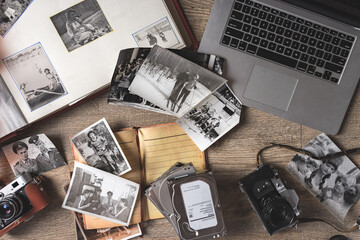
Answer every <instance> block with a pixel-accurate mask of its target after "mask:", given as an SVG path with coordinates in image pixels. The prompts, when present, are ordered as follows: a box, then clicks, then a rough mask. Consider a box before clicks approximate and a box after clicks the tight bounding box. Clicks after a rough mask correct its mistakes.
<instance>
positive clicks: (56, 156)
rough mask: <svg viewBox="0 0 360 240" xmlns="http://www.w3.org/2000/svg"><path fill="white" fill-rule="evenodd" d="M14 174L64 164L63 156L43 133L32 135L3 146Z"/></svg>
mask: <svg viewBox="0 0 360 240" xmlns="http://www.w3.org/2000/svg"><path fill="white" fill-rule="evenodd" d="M2 149H3V151H4V154H5V156H6V159H7V160H8V162H9V164H10V166H11V168H12V170H13V172H14V174H15V176H18V175H21V174H23V173H26V172H28V173H31V174H32V175H33V176H37V175H39V174H40V173H44V172H47V171H50V170H52V169H55V168H58V167H61V166H64V165H66V162H65V161H64V159H63V157H62V156H61V154H60V153H59V151H58V150H57V148H56V147H55V145H54V144H53V143H52V142H51V140H50V139H49V138H48V137H47V136H46V135H45V134H38V135H33V136H31V137H27V138H24V139H22V140H19V141H16V142H13V143H11V144H8V145H6V146H4V147H3V148H2Z"/></svg>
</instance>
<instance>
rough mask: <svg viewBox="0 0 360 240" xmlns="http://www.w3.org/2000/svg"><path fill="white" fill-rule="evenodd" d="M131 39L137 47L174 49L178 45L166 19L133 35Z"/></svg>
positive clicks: (178, 42)
mask: <svg viewBox="0 0 360 240" xmlns="http://www.w3.org/2000/svg"><path fill="white" fill-rule="evenodd" d="M133 37H134V39H135V42H136V44H137V45H138V47H152V46H155V45H159V46H161V47H163V48H174V47H175V46H176V45H178V44H180V41H179V39H178V37H177V36H176V34H175V32H174V30H173V28H172V26H171V24H170V22H169V19H168V18H167V17H164V18H162V19H160V20H158V21H156V22H154V23H153V24H151V25H149V26H146V27H144V28H143V29H141V30H139V31H137V32H135V33H133Z"/></svg>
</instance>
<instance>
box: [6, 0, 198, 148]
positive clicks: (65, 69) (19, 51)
mask: <svg viewBox="0 0 360 240" xmlns="http://www.w3.org/2000/svg"><path fill="white" fill-rule="evenodd" d="M23 2H25V3H26V4H24V5H23V6H21V8H20V7H16V6H13V7H11V6H8V8H7V11H6V13H7V16H6V19H9V20H8V22H9V23H8V24H2V25H1V26H0V27H1V29H0V30H1V35H2V37H1V38H0V46H1V61H0V91H1V92H0V141H1V138H4V137H5V136H7V135H9V134H10V133H13V132H14V131H16V130H19V129H20V128H23V127H24V126H26V125H28V124H31V123H33V122H35V121H38V120H40V119H43V118H44V117H47V116H49V115H51V114H52V113H54V112H56V111H59V110H61V109H65V108H66V107H68V106H72V105H74V104H75V103H77V102H79V101H80V100H82V99H84V98H85V97H87V96H89V95H91V94H93V93H96V92H99V91H101V90H102V89H105V88H106V87H107V86H108V85H109V83H110V80H111V77H112V74H113V66H114V63H116V60H117V55H118V53H119V50H121V49H125V48H130V47H152V46H154V45H159V46H162V47H165V48H172V49H181V48H184V47H190V46H191V45H196V42H194V41H193V37H192V35H191V32H190V31H189V29H188V28H186V26H187V25H186V22H185V21H184V18H183V16H182V13H181V11H180V8H179V6H178V3H177V1H176V0H161V1H159V0H148V1H142V0H122V1H116V0H83V1H75V0H61V1H59V0H56V1H55V0H53V1H47V0H36V1H32V2H31V1H23ZM30 2H31V4H30ZM6 4H8V3H6ZM8 5H9V4H8ZM15 8H16V9H15ZM17 8H19V9H17ZM9 9H10V10H9ZM11 9H13V10H16V11H15V12H14V11H12V10H11ZM129 9H131V11H129ZM140 16H141V17H140Z"/></svg>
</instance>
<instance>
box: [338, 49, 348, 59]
mask: <svg viewBox="0 0 360 240" xmlns="http://www.w3.org/2000/svg"><path fill="white" fill-rule="evenodd" d="M349 53H350V52H349V51H348V50H345V49H343V50H342V51H341V54H340V56H342V57H344V58H347V57H348V56H349Z"/></svg>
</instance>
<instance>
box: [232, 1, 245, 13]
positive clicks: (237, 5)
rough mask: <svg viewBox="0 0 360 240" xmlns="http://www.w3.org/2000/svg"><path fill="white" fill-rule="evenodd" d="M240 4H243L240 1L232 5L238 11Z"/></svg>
mask: <svg viewBox="0 0 360 240" xmlns="http://www.w3.org/2000/svg"><path fill="white" fill-rule="evenodd" d="M242 6H243V5H242V4H241V3H238V2H236V3H235V5H234V9H235V10H238V11H240V10H241V8H242Z"/></svg>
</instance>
